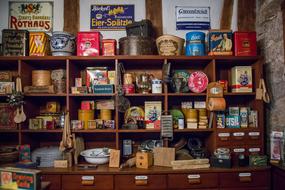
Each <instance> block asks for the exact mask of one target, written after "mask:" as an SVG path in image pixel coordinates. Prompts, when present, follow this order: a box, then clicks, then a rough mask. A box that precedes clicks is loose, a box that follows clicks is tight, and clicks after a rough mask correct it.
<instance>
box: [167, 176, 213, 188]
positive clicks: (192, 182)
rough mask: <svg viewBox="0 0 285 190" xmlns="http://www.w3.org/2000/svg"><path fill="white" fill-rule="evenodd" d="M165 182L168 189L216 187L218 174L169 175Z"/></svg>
mask: <svg viewBox="0 0 285 190" xmlns="http://www.w3.org/2000/svg"><path fill="white" fill-rule="evenodd" d="M167 180H168V187H169V188H170V189H178V188H179V189H186V188H188V189H194V188H215V187H218V174H216V173H209V174H207V173H202V174H199V173H197V174H196V173H193V174H169V175H168V179H167Z"/></svg>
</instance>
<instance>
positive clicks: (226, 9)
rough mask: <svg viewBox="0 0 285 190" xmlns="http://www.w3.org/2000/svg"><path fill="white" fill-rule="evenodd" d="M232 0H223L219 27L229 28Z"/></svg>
mask: <svg viewBox="0 0 285 190" xmlns="http://www.w3.org/2000/svg"><path fill="white" fill-rule="evenodd" d="M233 7H234V0H224V6H223V12H222V17H221V24H220V29H228V30H230V29H231V25H232V16H233Z"/></svg>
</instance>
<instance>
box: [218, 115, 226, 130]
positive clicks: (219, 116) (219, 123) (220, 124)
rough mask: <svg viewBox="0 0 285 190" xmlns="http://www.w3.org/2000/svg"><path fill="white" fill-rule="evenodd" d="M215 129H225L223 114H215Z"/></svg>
mask: <svg viewBox="0 0 285 190" xmlns="http://www.w3.org/2000/svg"><path fill="white" fill-rule="evenodd" d="M216 118H217V128H225V127H226V116H225V113H217V115H216Z"/></svg>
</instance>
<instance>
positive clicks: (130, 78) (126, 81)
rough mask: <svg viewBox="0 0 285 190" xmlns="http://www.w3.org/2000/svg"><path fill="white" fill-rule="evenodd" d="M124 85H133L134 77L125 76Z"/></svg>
mask: <svg viewBox="0 0 285 190" xmlns="http://www.w3.org/2000/svg"><path fill="white" fill-rule="evenodd" d="M124 84H133V75H132V74H131V73H125V74H124Z"/></svg>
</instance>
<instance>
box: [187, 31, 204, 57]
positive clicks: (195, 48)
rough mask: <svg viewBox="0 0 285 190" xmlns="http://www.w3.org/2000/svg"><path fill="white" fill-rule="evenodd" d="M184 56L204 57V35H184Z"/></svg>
mask: <svg viewBox="0 0 285 190" xmlns="http://www.w3.org/2000/svg"><path fill="white" fill-rule="evenodd" d="M185 55H188V56H204V55H205V33H204V32H188V33H187V34H186V49H185Z"/></svg>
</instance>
